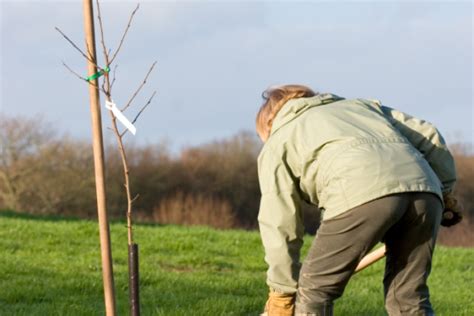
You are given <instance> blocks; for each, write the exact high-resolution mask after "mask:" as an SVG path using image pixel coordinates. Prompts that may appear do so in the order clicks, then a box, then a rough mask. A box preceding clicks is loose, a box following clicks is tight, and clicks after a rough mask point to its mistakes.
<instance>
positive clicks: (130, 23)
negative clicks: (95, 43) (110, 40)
mask: <svg viewBox="0 0 474 316" xmlns="http://www.w3.org/2000/svg"><path fill="white" fill-rule="evenodd" d="M139 8H140V4H137V7H136V8H135V10H133V12H132V14H131V15H130V18H129V19H128V24H127V27H126V28H125V31H124V32H123V35H122V39H121V40H120V44H119V46H118V47H117V50H116V51H115V53H114V55H113V56H112V59H111V60H110V63H113V62H114V60H115V57H117V54H118V53H119V51H120V49H121V48H122V45H123V42H124V41H125V37H126V36H127V33H128V30H129V29H130V26H131V25H132V20H133V17H134V16H135V13H137V11H138V9H139Z"/></svg>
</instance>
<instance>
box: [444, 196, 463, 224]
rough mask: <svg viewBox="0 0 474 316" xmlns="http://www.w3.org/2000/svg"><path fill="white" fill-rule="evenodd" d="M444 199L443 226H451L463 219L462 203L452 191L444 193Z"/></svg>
mask: <svg viewBox="0 0 474 316" xmlns="http://www.w3.org/2000/svg"><path fill="white" fill-rule="evenodd" d="M443 200H444V211H443V218H442V219H441V226H445V227H450V226H453V225H456V224H457V223H459V222H460V221H461V220H462V205H461V204H460V203H459V202H458V200H457V199H456V198H455V197H454V196H453V195H452V193H446V194H443Z"/></svg>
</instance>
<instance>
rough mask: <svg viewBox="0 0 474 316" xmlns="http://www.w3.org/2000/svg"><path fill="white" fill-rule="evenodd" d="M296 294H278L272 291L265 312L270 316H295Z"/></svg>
mask: <svg viewBox="0 0 474 316" xmlns="http://www.w3.org/2000/svg"><path fill="white" fill-rule="evenodd" d="M295 297H296V293H277V292H275V291H274V290H270V293H269V294H268V300H267V303H266V304H265V312H264V313H263V314H262V315H268V316H293V313H294V312H295Z"/></svg>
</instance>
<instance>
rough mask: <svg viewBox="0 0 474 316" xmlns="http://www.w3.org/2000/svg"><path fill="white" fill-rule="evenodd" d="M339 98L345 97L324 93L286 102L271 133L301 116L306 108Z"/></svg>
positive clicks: (274, 122) (275, 120)
mask: <svg viewBox="0 0 474 316" xmlns="http://www.w3.org/2000/svg"><path fill="white" fill-rule="evenodd" d="M339 100H344V98H341V97H339V96H337V95H335V94H331V93H323V94H318V95H316V96H314V97H310V98H298V99H292V100H290V101H288V102H286V103H285V105H283V107H282V108H281V110H280V111H279V112H278V114H277V115H276V117H275V119H274V120H273V124H272V131H271V133H270V135H272V134H273V133H275V132H276V131H277V130H278V129H280V128H281V127H282V126H283V125H285V124H287V123H289V122H290V121H292V120H294V119H295V118H297V117H298V116H300V115H301V114H302V113H304V112H305V111H306V110H308V109H310V108H312V107H315V106H319V105H323V104H328V103H332V102H336V101H339Z"/></svg>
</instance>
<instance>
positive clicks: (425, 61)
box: [0, 0, 474, 148]
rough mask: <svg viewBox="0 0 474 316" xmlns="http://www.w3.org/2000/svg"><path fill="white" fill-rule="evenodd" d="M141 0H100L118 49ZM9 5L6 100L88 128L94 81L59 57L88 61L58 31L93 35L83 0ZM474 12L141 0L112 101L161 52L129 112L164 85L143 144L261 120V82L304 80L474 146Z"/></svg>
mask: <svg viewBox="0 0 474 316" xmlns="http://www.w3.org/2000/svg"><path fill="white" fill-rule="evenodd" d="M135 4H136V2H135V1H103V16H104V20H105V31H106V38H107V40H108V44H109V46H110V47H111V48H112V49H113V48H115V47H116V46H117V44H118V41H119V39H120V36H121V32H122V30H123V28H124V26H125V24H126V22H127V20H128V15H129V14H130V12H131V11H132V10H133V8H134V7H135ZM0 8H1V64H0V72H1V90H0V92H1V99H0V100H1V104H0V107H1V112H2V113H4V114H7V115H28V116H37V115H42V116H43V117H44V118H45V119H47V120H48V121H50V122H51V123H52V124H53V125H54V126H55V128H57V129H58V130H59V131H61V132H66V133H69V134H70V135H73V136H76V137H80V138H89V137H90V118H89V105H88V94H87V93H88V90H87V86H86V85H85V84H84V83H83V82H80V81H79V80H78V79H77V78H75V77H74V76H72V75H71V74H70V73H69V72H68V71H67V70H65V68H64V67H63V66H62V63H61V62H62V60H64V61H65V62H67V63H68V64H69V65H70V66H71V67H72V68H74V69H75V70H76V71H78V72H80V73H85V72H86V64H85V60H84V59H83V58H82V57H81V56H80V55H79V54H78V53H77V52H76V51H75V50H73V49H72V48H71V47H70V46H69V44H68V43H67V42H65V41H64V40H63V39H62V37H61V36H60V35H59V34H58V33H57V32H56V31H55V30H54V27H55V26H58V27H59V28H61V29H62V30H63V31H64V32H65V33H67V34H68V35H69V36H70V37H71V38H72V39H74V40H75V41H76V42H77V43H78V44H80V45H81V46H82V45H83V42H84V34H83V24H82V5H81V1H5V0H0ZM472 16H473V5H472V3H471V2H469V1H468V2H460V1H442V2H434V1H423V2H413V1H398V2H387V1H377V2H375V1H372V2H370V1H369V2H355V1H346V2H341V1H332V2H329V1H327V2H322V1H305V2H290V1H279V2H277V1H220V2H217V1H214V2H210V1H186V2H185V1H176V2H170V1H167V2H164V1H142V2H141V7H140V10H139V11H138V13H137V15H136V18H135V21H134V24H133V26H132V28H131V30H130V32H129V35H128V40H127V41H126V43H125V46H124V48H123V50H122V52H121V55H120V56H119V57H118V58H117V64H118V70H117V84H116V88H115V91H116V92H115V93H114V100H115V101H116V102H117V103H118V104H119V105H120V103H123V102H125V101H126V100H127V99H128V98H129V97H130V95H131V94H132V93H133V91H134V90H135V88H136V87H137V86H138V85H139V83H140V81H141V80H142V79H143V76H144V74H145V73H146V71H147V69H148V67H149V65H150V64H151V63H152V62H153V61H155V60H156V61H157V62H158V64H157V67H156V70H155V72H154V74H153V75H152V78H151V79H150V80H149V83H148V84H147V86H146V88H145V89H144V90H143V94H142V95H141V98H139V99H138V100H137V103H136V104H135V106H134V107H133V108H132V109H131V110H130V111H129V112H126V115H128V116H129V117H133V116H134V114H135V112H136V111H138V109H139V108H140V106H141V105H142V104H144V103H145V102H146V99H147V98H148V97H149V95H150V94H151V93H152V91H153V90H157V91H158V94H157V97H156V98H155V101H154V102H153V104H152V105H151V106H150V107H149V108H148V109H147V111H146V112H145V113H144V114H143V116H142V117H141V118H140V120H139V121H138V123H137V124H136V126H137V130H138V131H137V135H136V136H135V137H133V136H128V137H129V138H130V139H131V140H132V138H133V141H138V142H140V143H155V142H160V141H162V140H167V141H168V142H169V143H171V144H172V146H173V147H174V148H180V147H182V146H187V145H194V144H199V143H203V142H207V141H211V140H214V139H220V138H224V137H228V136H231V135H233V134H235V133H237V132H238V131H240V130H251V131H253V129H254V117H255V114H256V111H257V109H258V107H259V105H260V103H261V99H260V94H261V91H262V90H264V89H265V88H266V87H267V86H269V85H273V84H282V83H303V84H307V85H309V86H311V87H312V88H314V89H315V90H317V91H320V92H332V93H335V94H338V95H340V96H343V97H346V98H358V97H361V98H376V99H380V100H381V101H382V102H383V103H384V104H386V105H388V106H391V107H395V108H397V109H399V110H402V111H404V112H407V113H410V114H412V115H415V116H418V117H420V118H423V119H425V120H427V121H430V122H432V123H434V124H435V125H436V126H438V128H439V129H440V130H441V132H442V133H443V134H444V135H445V136H446V138H447V139H448V140H450V141H464V142H470V143H471V144H472V143H474V135H473V134H474V132H473V121H474V117H473V115H474V114H473V104H472V99H473V82H472V73H473V63H472V51H473V44H472V35H473V34H472V31H473V24H472ZM103 109H104V108H103ZM103 114H105V113H103ZM103 117H104V126H107V125H109V124H108V116H106V115H103ZM104 134H105V135H106V137H107V135H108V134H110V132H108V131H107V130H106V129H104Z"/></svg>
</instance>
